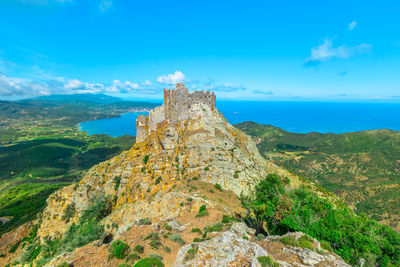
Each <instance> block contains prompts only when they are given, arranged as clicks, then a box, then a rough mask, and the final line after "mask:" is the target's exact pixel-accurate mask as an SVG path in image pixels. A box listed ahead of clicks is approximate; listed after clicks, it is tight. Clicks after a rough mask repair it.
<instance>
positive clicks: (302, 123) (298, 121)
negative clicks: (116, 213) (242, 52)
mask: <svg viewBox="0 0 400 267" xmlns="http://www.w3.org/2000/svg"><path fill="white" fill-rule="evenodd" d="M217 108H218V109H219V110H220V111H221V112H222V114H223V115H224V116H225V118H226V119H227V120H228V121H229V122H230V123H231V124H236V123H240V122H244V121H254V122H257V123H260V124H270V125H273V126H277V127H279V128H282V129H284V130H286V131H289V132H295V133H308V132H320V133H328V132H329V133H345V132H354V131H363V130H375V129H391V130H397V131H400V104H399V103H338V102H278V101H276V102H275V101H274V102H272V101H268V102H261V101H218V102H217ZM139 114H147V113H146V112H139V113H126V114H123V115H121V117H119V118H112V119H104V120H95V121H88V122H83V123H81V124H80V125H79V129H80V130H81V131H87V132H88V133H89V134H108V135H110V136H113V137H117V136H122V135H125V134H128V135H134V136H135V135H136V117H137V116H138V115H139Z"/></svg>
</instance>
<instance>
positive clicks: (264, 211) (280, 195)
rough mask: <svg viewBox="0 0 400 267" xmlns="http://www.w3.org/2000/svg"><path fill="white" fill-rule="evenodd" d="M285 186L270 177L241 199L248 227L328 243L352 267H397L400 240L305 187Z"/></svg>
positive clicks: (279, 180) (389, 230)
mask: <svg viewBox="0 0 400 267" xmlns="http://www.w3.org/2000/svg"><path fill="white" fill-rule="evenodd" d="M288 185H289V180H288V179H285V180H283V179H282V178H281V177H279V176H278V175H276V174H271V175H268V176H267V177H266V179H264V180H262V181H261V182H260V183H259V184H258V185H257V186H256V188H255V191H254V195H253V196H251V197H242V202H243V205H244V207H245V208H246V209H247V210H248V217H247V222H248V223H249V224H250V225H251V226H252V227H255V228H256V229H257V231H258V232H264V233H265V232H268V233H269V234H279V235H281V234H284V233H286V232H289V231H301V232H304V233H306V234H308V235H310V236H312V237H314V238H316V239H318V240H324V241H327V242H329V244H330V246H331V247H332V248H333V249H334V251H335V252H336V253H337V254H339V255H340V256H341V257H342V258H343V259H344V260H345V261H347V262H348V263H350V264H353V265H356V264H358V263H359V260H360V259H361V258H363V259H364V260H366V263H367V266H377V265H378V266H399V265H400V235H399V234H398V233H396V232H395V231H394V230H392V229H391V228H389V227H388V226H385V225H380V224H378V223H377V222H376V221H375V220H373V219H369V218H367V217H366V216H358V215H355V214H354V213H353V212H352V211H351V210H350V209H349V208H347V207H346V206H345V205H340V204H339V205H337V206H336V207H335V206H334V205H333V204H332V202H330V201H329V200H328V199H324V198H321V197H320V196H318V195H317V193H315V192H313V191H311V190H310V189H308V188H306V187H301V188H298V189H293V190H290V191H288V190H287V188H288Z"/></svg>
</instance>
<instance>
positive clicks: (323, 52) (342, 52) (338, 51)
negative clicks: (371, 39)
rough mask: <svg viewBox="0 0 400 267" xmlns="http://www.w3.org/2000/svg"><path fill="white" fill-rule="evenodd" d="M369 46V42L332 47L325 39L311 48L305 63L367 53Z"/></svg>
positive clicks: (315, 62) (316, 62)
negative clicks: (309, 55)
mask: <svg viewBox="0 0 400 267" xmlns="http://www.w3.org/2000/svg"><path fill="white" fill-rule="evenodd" d="M371 48H372V45H370V44H360V45H356V46H347V45H341V46H338V47H334V46H333V43H332V41H331V40H330V39H325V40H324V42H323V43H322V44H321V45H319V46H317V47H314V48H312V49H311V57H309V58H308V59H306V64H318V63H321V62H325V61H329V60H330V59H332V58H340V59H347V58H350V57H351V56H354V55H358V54H365V53H369V52H370V51H371Z"/></svg>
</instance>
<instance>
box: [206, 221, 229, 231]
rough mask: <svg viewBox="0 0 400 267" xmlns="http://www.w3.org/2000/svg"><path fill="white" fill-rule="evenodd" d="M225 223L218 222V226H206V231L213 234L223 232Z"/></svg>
mask: <svg viewBox="0 0 400 267" xmlns="http://www.w3.org/2000/svg"><path fill="white" fill-rule="evenodd" d="M223 227H224V225H223V223H222V222H217V223H216V224H214V225H212V226H205V227H204V231H206V232H208V233H211V232H221V231H222V230H223Z"/></svg>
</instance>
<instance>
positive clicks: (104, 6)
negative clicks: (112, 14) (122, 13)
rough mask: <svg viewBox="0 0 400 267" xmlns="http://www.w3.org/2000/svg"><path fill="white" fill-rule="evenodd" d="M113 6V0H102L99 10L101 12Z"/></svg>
mask: <svg viewBox="0 0 400 267" xmlns="http://www.w3.org/2000/svg"><path fill="white" fill-rule="evenodd" d="M112 6H113V2H112V1H111V0H100V3H99V10H100V11H101V12H106V11H107V10H109V9H110V8H111V7H112Z"/></svg>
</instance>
